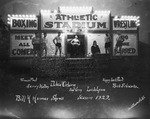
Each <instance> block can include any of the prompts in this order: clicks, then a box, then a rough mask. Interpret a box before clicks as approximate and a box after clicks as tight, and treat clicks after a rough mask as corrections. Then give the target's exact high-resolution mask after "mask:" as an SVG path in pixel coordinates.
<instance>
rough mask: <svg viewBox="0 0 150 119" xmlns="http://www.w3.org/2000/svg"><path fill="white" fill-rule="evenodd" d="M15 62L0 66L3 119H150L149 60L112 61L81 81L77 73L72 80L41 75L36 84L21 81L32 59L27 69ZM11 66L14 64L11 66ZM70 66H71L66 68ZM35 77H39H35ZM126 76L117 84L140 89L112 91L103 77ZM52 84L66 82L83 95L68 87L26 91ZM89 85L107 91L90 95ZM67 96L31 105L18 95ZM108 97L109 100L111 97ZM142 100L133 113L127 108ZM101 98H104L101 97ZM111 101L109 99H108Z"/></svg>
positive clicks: (25, 76)
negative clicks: (80, 96)
mask: <svg viewBox="0 0 150 119" xmlns="http://www.w3.org/2000/svg"><path fill="white" fill-rule="evenodd" d="M14 62H17V61H13V63H12V62H10V61H9V62H6V61H3V62H1V63H0V67H1V69H0V79H1V80H0V87H1V89H0V91H1V93H0V94H1V96H0V97H1V100H0V102H1V103H0V111H1V112H0V115H1V118H4V117H5V118H6V117H7V118H137V117H139V118H141V117H142V118H144V117H145V118H148V117H150V115H149V111H150V107H149V105H150V76H149V69H150V63H149V58H121V59H113V60H109V63H110V64H109V66H110V67H109V69H107V67H106V68H104V69H105V70H101V69H99V70H98V71H96V73H95V71H94V73H93V74H92V75H93V76H92V78H83V79H82V77H81V78H80V80H78V74H76V76H75V77H76V78H75V79H72V78H71V77H69V78H68V77H67V76H64V75H63V76H58V75H59V74H57V73H56V75H57V77H55V76H49V75H48V76H46V77H42V76H40V75H39V74H38V77H37V81H36V82H31V83H28V82H21V81H20V79H21V78H24V79H27V80H28V79H30V77H32V76H33V75H32V73H31V67H29V66H30V64H31V60H27V61H26V64H25V66H24V68H21V66H19V65H20V64H19V62H18V64H19V65H18V66H17V67H16V66H15V65H12V64H14ZM10 63H11V64H10ZM67 66H68V65H67ZM67 75H68V74H67ZM35 77H36V76H35ZM112 77H113V78H116V77H123V78H124V80H123V81H121V82H117V83H126V84H129V85H136V86H138V87H139V89H136V88H133V89H128V88H112V84H113V82H110V83H105V82H103V78H106V79H110V78H112ZM51 81H58V82H61V81H67V82H69V83H72V84H76V87H78V88H79V89H82V90H83V91H82V93H80V92H70V91H68V90H69V87H65V88H64V87H57V86H56V87H50V88H49V89H37V90H36V89H27V88H26V86H27V84H33V85H39V84H47V85H48V84H49V83H50V82H51ZM87 86H89V87H92V88H93V87H97V86H98V87H99V88H103V89H106V91H104V92H100V93H96V92H90V93H89V92H87V91H86V89H87ZM55 94H57V95H58V96H60V97H65V100H63V101H57V102H55V101H37V102H36V103H35V102H34V100H32V101H31V102H30V103H29V102H28V100H27V99H26V100H25V102H24V101H21V99H23V97H22V98H20V100H19V101H17V97H16V96H17V95H20V96H31V97H32V98H33V97H34V96H35V95H38V96H39V97H48V98H49V100H50V99H51V97H52V96H53V95H55ZM79 95H84V96H87V97H93V99H92V100H90V99H87V100H86V99H84V100H77V98H78V97H79ZM103 95H104V96H105V98H106V99H99V100H96V99H95V98H96V96H103ZM108 96H109V98H108ZM142 96H144V100H142V101H140V102H139V103H138V104H137V105H136V106H135V107H133V109H131V110H130V111H129V110H128V108H129V107H130V106H131V105H132V104H133V103H134V104H135V103H136V102H138V101H139V100H140V98H141V97H142ZM101 98H102V97H101ZM107 98H108V99H107Z"/></svg>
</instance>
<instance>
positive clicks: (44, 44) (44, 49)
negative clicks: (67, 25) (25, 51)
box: [41, 33, 48, 58]
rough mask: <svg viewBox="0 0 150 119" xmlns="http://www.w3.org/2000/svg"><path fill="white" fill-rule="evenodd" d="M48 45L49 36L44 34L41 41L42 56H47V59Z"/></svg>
mask: <svg viewBox="0 0 150 119" xmlns="http://www.w3.org/2000/svg"><path fill="white" fill-rule="evenodd" d="M47 43H48V39H47V34H46V33H43V38H42V40H41V54H42V55H43V54H44V56H45V58H46V57H47Z"/></svg>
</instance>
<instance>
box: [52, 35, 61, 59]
mask: <svg viewBox="0 0 150 119" xmlns="http://www.w3.org/2000/svg"><path fill="white" fill-rule="evenodd" d="M60 35H61V32H58V35H57V36H56V37H55V38H54V39H53V43H54V44H55V46H56V48H55V56H56V55H57V52H58V50H59V54H60V57H61V49H62V46H61V42H62V38H61V37H60Z"/></svg>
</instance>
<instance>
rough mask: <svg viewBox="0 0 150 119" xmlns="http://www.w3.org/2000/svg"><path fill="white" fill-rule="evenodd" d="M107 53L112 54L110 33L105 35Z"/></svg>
mask: <svg viewBox="0 0 150 119" xmlns="http://www.w3.org/2000/svg"><path fill="white" fill-rule="evenodd" d="M105 35H106V36H105V52H106V54H110V51H111V37H110V35H109V34H108V33H106V34H105Z"/></svg>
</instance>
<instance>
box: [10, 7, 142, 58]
mask: <svg viewBox="0 0 150 119" xmlns="http://www.w3.org/2000/svg"><path fill="white" fill-rule="evenodd" d="M77 9H80V12H77V11H78V10H77ZM8 23H9V24H10V57H12V58H14V57H15V58H20V57H33V44H32V39H33V37H35V34H36V33H39V37H40V38H41V39H42V38H43V33H46V34H47V36H46V37H47V43H46V46H47V57H59V56H61V57H66V58H90V57H92V54H93V53H92V51H91V47H92V45H93V42H96V44H97V47H99V52H97V54H110V55H111V56H120V55H121V56H137V55H138V38H139V37H138V26H139V16H111V12H110V11H94V10H93V8H92V7H79V8H76V7H59V8H58V10H57V11H56V10H54V11H53V10H41V11H40V13H39V15H8ZM58 32H60V33H61V35H60V37H61V42H60V44H61V47H60V48H59V47H58V48H56V44H55V43H54V42H53V39H54V38H55V37H57V35H58ZM118 32H119V33H121V37H122V39H123V41H122V43H121V46H119V47H118V46H117V45H116V44H117V41H116V39H117V37H118ZM106 34H108V35H107V36H106ZM107 37H109V38H110V39H106V38H107ZM56 42H57V41H56ZM107 42H110V43H107ZM106 44H107V45H106ZM56 50H58V51H56Z"/></svg>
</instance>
